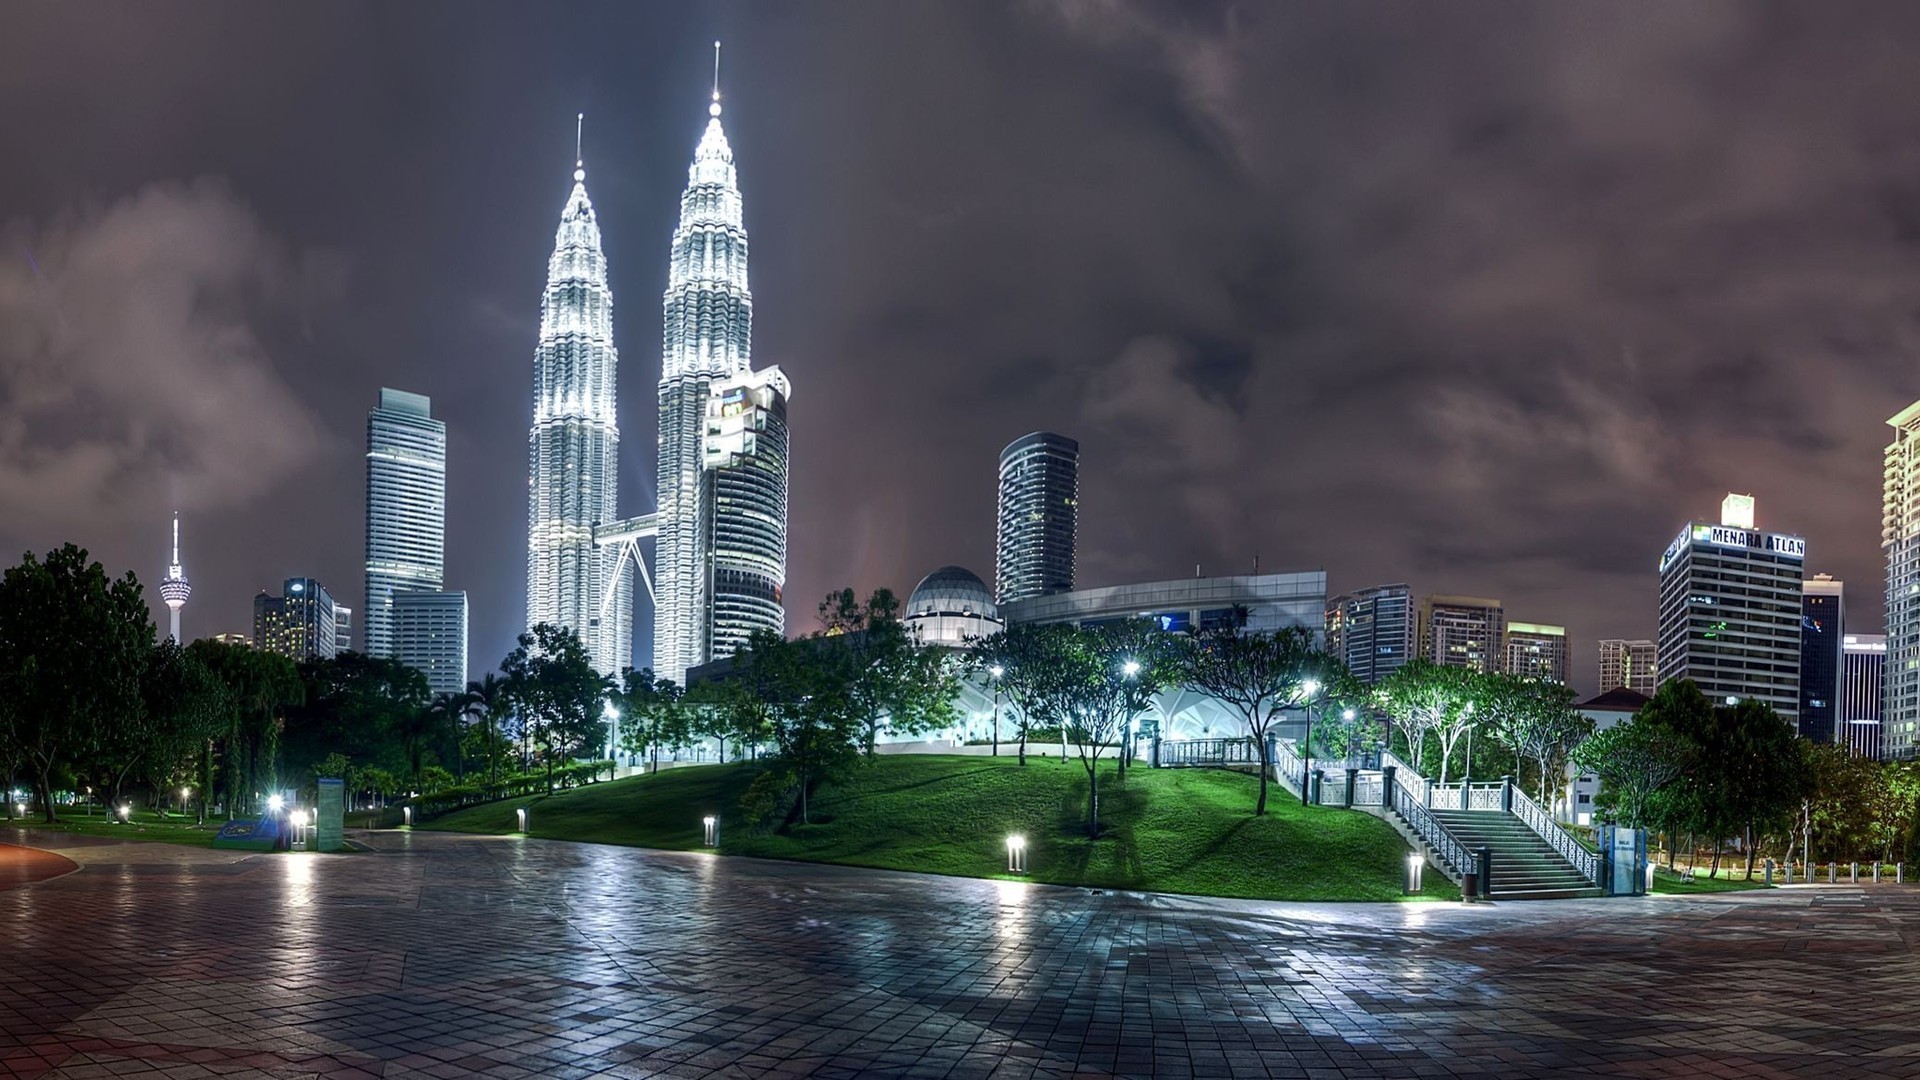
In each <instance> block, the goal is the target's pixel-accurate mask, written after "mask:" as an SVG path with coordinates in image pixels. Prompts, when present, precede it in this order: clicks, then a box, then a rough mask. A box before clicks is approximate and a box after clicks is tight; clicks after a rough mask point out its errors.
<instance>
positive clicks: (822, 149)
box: [0, 0, 1920, 689]
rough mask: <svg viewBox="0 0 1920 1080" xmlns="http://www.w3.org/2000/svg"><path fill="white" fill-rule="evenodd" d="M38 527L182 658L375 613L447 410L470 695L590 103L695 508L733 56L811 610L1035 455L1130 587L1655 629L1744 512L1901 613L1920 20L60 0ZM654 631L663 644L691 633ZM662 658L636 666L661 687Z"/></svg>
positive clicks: (1819, 13)
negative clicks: (691, 436) (1714, 527)
mask: <svg viewBox="0 0 1920 1080" xmlns="http://www.w3.org/2000/svg"><path fill="white" fill-rule="evenodd" d="M4 23H5V30H6V32H5V33H4V34H0V146H5V147H6V148H7V153H6V158H5V160H6V165H5V167H4V168H0V231H3V232H4V241H5V243H4V249H3V250H0V542H3V543H4V544H5V545H6V550H12V551H22V550H26V549H29V548H32V549H45V548H48V547H50V546H53V545H55V544H57V543H59V542H61V541H63V540H69V539H71V540H74V541H77V542H79V543H81V544H83V545H85V546H87V547H88V548H90V549H92V550H93V552H94V553H95V554H96V555H97V556H98V557H100V558H101V559H103V560H104V561H105V562H106V563H107V564H108V565H109V566H110V567H111V568H114V569H116V570H118V569H126V568H131V569H134V570H135V571H137V572H138V573H139V574H140V575H141V576H142V578H143V579H146V580H153V579H155V578H157V577H158V575H159V574H160V572H161V571H162V569H163V563H164V561H165V554H166V552H165V543H166V530H167V523H166V522H167V514H168V512H169V510H170V509H171V508H174V507H178V508H180V510H181V511H182V513H183V515H184V520H185V526H184V528H185V538H186V545H187V548H186V560H187V566H188V571H189V574H190V575H191V577H192V578H193V581H194V586H195V594H194V599H193V602H192V603H191V605H190V606H189V607H188V610H187V614H186V623H187V629H188V631H189V633H191V634H209V633H216V632H222V631H244V630H246V629H248V624H249V622H250V601H251V597H252V595H253V593H255V592H256V591H258V590H259V589H260V588H262V587H267V586H272V587H274V588H275V589H276V590H277V588H278V582H279V581H280V580H281V579H282V578H284V577H287V576H289V575H295V574H311V575H313V576H316V577H318V578H320V579H321V580H322V581H324V582H326V583H327V584H328V585H329V586H331V587H332V588H333V589H334V591H335V594H336V595H337V596H339V597H340V598H341V599H342V600H343V601H344V602H347V603H350V604H353V605H355V606H356V607H357V606H358V605H359V602H360V592H361V588H362V582H361V576H362V575H361V570H360V560H361V556H362V549H361V544H362V539H361V536H362V534H361V529H362V520H363V510H362V500H363V483H364V473H363V467H364V466H363V460H362V457H361V451H362V449H363V443H364V438H365V435H364V428H365V415H366V411H367V409H368V408H370V407H371V406H372V405H373V404H374V402H375V400H376V398H377V396H378V393H379V389H380V387H381V386H395V387H400V388H404V389H408V390H414V391H417V392H421V393H425V394H429V395H431V396H432V397H433V400H434V411H435V414H436V415H439V416H442V417H444V418H445V419H446V421H447V423H448V426H449V432H450V441H451V450H450V473H451V479H450V489H449V502H450V504H451V505H450V509H449V523H448V525H449V542H448V560H447V571H448V583H449V587H451V588H464V589H467V590H468V591H469V593H470V594H471V598H472V605H473V617H474V633H473V642H472V648H473V655H474V667H475V670H476V672H477V671H478V670H479V669H481V668H483V667H485V666H487V664H488V663H489V662H490V661H492V660H493V659H494V658H497V657H498V656H500V655H502V654H503V653H504V652H505V651H506V650H507V648H508V647H509V646H510V644H511V638H512V635H513V633H514V632H515V631H516V630H517V629H518V627H519V625H520V620H521V617H522V614H523V605H524V588H525V581H524V578H525V562H524V551H525V543H526V533H525V529H526V502H525V500H526V494H525V488H526V434H527V426H528V423H529V421H530V418H531V412H532V401H531V397H532V352H533V346H534V337H535V334H536V331H537V325H538V315H539V311H538V307H539V297H540V289H541V284H542V277H543V275H544V272H545V261H546V256H547V253H548V251H549V250H550V248H551V245H552V241H553V232H554V227H555V225H556V223H557V219H558V214H559V212H560V208H561V205H562V203H563V202H564V200H565V197H566V193H567V189H568V187H569V173H570V171H571V168H572V164H573V162H572V155H573V135H574V132H573V117H574V114H575V113H576V112H579V111H582V110H584V111H585V112H586V114H587V121H586V157H587V164H588V168H589V170H590V175H589V181H588V183H589V187H590V189H591V191H592V193H593V197H594V201H595V204H596V206H597V208H598V209H599V212H600V216H601V223H602V227H603V229H604V230H605V232H606V245H607V249H608V255H609V258H610V262H611V278H612V286H613V290H614V297H615V304H616V307H615V333H616V339H617V342H618V344H619V345H620V346H621V352H622V360H623V363H622V366H621V405H622V436H623V440H624V460H623V462H622V474H623V475H622V507H623V509H626V510H629V511H631V512H638V511H641V510H644V509H648V508H650V507H651V499H652V491H651V478H652V473H653V461H652V457H651V447H652V445H653V434H654V433H653V393H654V384H655V381H656V380H657V379H658V377H659V356H658V350H657V347H656V342H658V340H659V337H658V334H659V327H660V322H659V319H660V307H659V296H660V293H661V290H662V289H663V288H664V286H665V281H666V256H667V244H668V238H669V234H670V233H671V231H672V227H673V221H674V216H675V213H676V211H677V200H678V196H679V191H680V189H681V187H682V186H683V185H684V184H685V179H686V165H687V162H688V159H689V156H690V154H691V152H692V149H693V145H694V143H695V141H696V140H697V138H698V135H699V132H700V129H701V126H702V124H703V122H704V119H705V116H704V106H705V96H706V92H707V88H708V87H707V80H708V78H709V76H710V63H711V52H710V50H711V42H712V41H713V39H715V38H716V37H718V38H723V39H725V41H726V65H725V72H724V76H723V83H724V90H725V92H726V95H727V114H726V122H727V126H728V132H729V135H730V137H731V139H732V142H733V146H734V149H735V153H736V155H737V160H738V164H739V167H740V177H741V185H742V188H743V190H744V193H745V197H746V208H747V211H746V212H747V227H748V229H749V231H750V232H751V234H752V237H753V258H754V263H753V267H752V286H753V292H754V301H755V319H754V323H755V331H756V333H755V340H754V346H755V349H754V352H755V357H754V358H755V362H756V365H766V364H770V363H777V364H779V365H780V366H781V367H782V368H783V369H785V370H786V371H787V372H788V373H789V375H790V376H791V378H792V379H793V382H794V387H795V389H794V397H793V405H792V410H793V412H792V416H793V425H794V429H793V457H794V468H795V484H794V489H793V495H792V498H793V506H792V528H793V535H792V558H791V568H790V576H789V580H788V597H789V605H788V606H789V616H790V618H789V624H790V626H791V627H793V628H795V629H799V630H806V629H811V627H812V625H813V619H812V613H813V604H814V601H815V599H816V598H817V597H818V596H820V595H821V594H823V593H824V592H826V591H827V590H828V589H831V588H835V587H838V586H840V585H843V584H851V585H855V586H857V587H859V588H861V589H863V590H864V589H867V588H871V587H873V586H878V585H888V586H891V587H893V588H895V589H897V590H901V591H905V590H907V589H910V588H911V587H912V586H913V584H914V582H915V581H916V580H918V578H919V577H920V576H921V575H922V574H924V573H925V572H927V571H928V570H931V569H932V568H934V567H936V566H939V565H942V564H944V563H954V562H957V563H960V564H963V565H967V566H971V567H973V568H974V569H976V570H978V571H980V572H982V574H983V576H989V577H990V576H991V575H990V569H991V563H992V547H993V497H994V468H995V457H996V454H997V453H998V451H999V449H1000V447H1002V446H1003V445H1005V444H1006V443H1007V442H1008V441H1009V440H1011V439H1012V438H1014V437H1016V436H1018V435H1020V434H1022V433H1024V432H1027V431H1029V430H1033V429H1036V428H1050V429H1054V430H1058V431H1062V432H1066V433H1068V434H1071V435H1074V436H1076V437H1078V438H1079V439H1080V441H1081V445H1082V465H1081V470H1082V471H1081V486H1082V518H1081V526H1080V528H1081V539H1080V579H1081V583H1082V584H1084V585H1100V584H1112V583H1119V582H1124V581H1140V580H1153V579H1160V578H1169V577H1184V576H1187V575H1190V574H1192V573H1193V568H1194V566H1195V565H1196V564H1199V565H1200V566H1201V567H1202V568H1203V569H1204V570H1205V571H1206V572H1208V573H1227V572H1243V571H1245V570H1247V569H1249V568H1250V566H1251V564H1252V561H1253V558H1254V555H1255V553H1256V552H1257V553H1258V554H1259V556H1260V560H1261V566H1262V568H1263V569H1270V570H1278V569H1306V568H1324V569H1325V570H1326V571H1327V573H1328V576H1329V581H1330V585H1331V587H1332V588H1333V589H1334V590H1336V591H1340V590H1345V589H1349V588H1355V587H1360V586H1364V585H1368V584H1376V583H1380V582H1384V581H1399V580H1405V581H1410V582H1411V583H1412V584H1413V585H1414V587H1415V588H1416V589H1417V590H1420V591H1430V592H1459V593H1470V594H1476V595H1485V596H1495V597H1500V598H1502V599H1504V600H1505V601H1506V602H1507V606H1508V611H1509V615H1510V617H1512V618H1516V619H1520V620H1526V621H1537V622H1559V623H1565V624H1566V625H1567V626H1569V627H1570V629H1571V632H1572V634H1573V635H1574V636H1575V641H1576V646H1575V647H1576V668H1575V675H1576V680H1575V681H1576V685H1577V686H1578V687H1579V688H1580V689H1593V687H1592V685H1591V683H1592V680H1593V667H1594V663H1593V656H1592V654H1593V644H1592V643H1593V641H1594V639H1596V638H1598V637H1607V636H1632V637H1639V636H1651V634H1652V631H1653V622H1654V615H1655V580H1654V562H1655V560H1656V559H1657V558H1658V556H1659V553H1660V551H1661V549H1662V548H1664V547H1665V545H1666V543H1667V541H1668V540H1669V539H1670V538H1671V537H1672V536H1673V534H1674V533H1675V532H1676V531H1677V530H1678V529H1679V527H1680V525H1681V524H1682V523H1683V522H1685V521H1686V520H1688V519H1689V518H1690V517H1695V516H1706V515H1711V514H1713V513H1715V512H1717V508H1718V505H1719V500H1720V498H1721V496H1722V494H1723V493H1725V492H1726V491H1728V490H1739V491H1750V492H1753V493H1754V494H1755V495H1756V496H1757V498H1758V500H1759V515H1760V523H1761V525H1762V526H1763V527H1768V528H1776V529H1781V530H1785V531H1794V532H1800V533H1803V534H1804V535H1806V536H1807V538H1808V546H1809V560H1808V566H1809V570H1810V571H1812V570H1827V571H1830V572H1832V573H1834V574H1835V575H1836V576H1839V577H1842V578H1843V579H1845V580H1846V581H1848V582H1849V584H1850V588H1849V596H1848V599H1849V601H1850V605H1851V611H1850V614H1851V619H1850V623H1851V625H1850V629H1853V630H1856V631H1865V632H1877V631H1878V630H1879V629H1880V628H1881V626H1880V618H1881V616H1880V608H1881V603H1880V592H1881V588H1880V585H1879V584H1878V582H1879V579H1880V575H1881V566H1880V561H1879V549H1878V499H1879V492H1878V482H1879V472H1880V462H1879V456H1880V449H1881V447H1882V446H1883V445H1884V443H1885V441H1886V439H1885V432H1886V431H1887V429H1886V427H1885V426H1884V421H1885V419H1886V418H1887V417H1888V416H1890V415H1892V414H1893V413H1894V412H1896V411H1897V410H1899V409H1900V408H1902V407H1903V406H1905V405H1906V404H1907V403H1908V402H1910V401H1912V400H1913V399H1914V398H1915V397H1916V396H1920V364H1916V356H1920V322H1917V320H1916V314H1917V313H1920V77H1916V76H1915V74H1914V70H1913V64H1912V56H1913V55H1914V54H1915V52H1916V49H1920V8H1913V7H1911V6H1896V5H1889V6H1885V7H1881V8H1875V7H1873V6H1870V5H1847V6H1845V7H1844V8H1842V9H1834V8H1831V7H1827V6H1824V5H1821V6H1816V5H1798V6H1784V5H1783V6H1773V5H1765V4H1757V3H1744V2H1743V3H1727V4H1711V3H1695V4H1685V5H1673V4H1666V3H1646V4H1631V3H1628V4H1613V5H1604V6H1602V5H1565V4H1553V5H1546V4H1542V5H1518V4H1511V3H1500V4H1487V5H1477V4H1471V3H1454V4H1448V5H1427V6H1418V5H1405V4H1391V5H1389V4H1352V3H1324V4H1316V3H1294V4H1284V5H1283V4H1268V3H1225V4H1203V3H1181V4H1174V3H1167V4H1155V3H1145V2H1134V0H1052V2H1041V0H1033V2H1015V3H1011V4H1004V5H1001V4H996V5H989V4H982V3H972V2H966V3H962V2H957V0H956V2H950V3H944V4H928V3H908V4H902V3H897V2H892V0H887V2H875V3H854V2H846V0H836V2H833V3H815V4H808V5H804V6H803V5H799V4H786V3H782V4H773V3H768V4H751V5H747V4H742V5H734V4H700V5H687V6H677V5H669V4H666V3H647V4H631V3H605V4H594V3H574V4H564V3H554V4H539V5H535V4H516V5H506V4H483V3H464V2H463V3H427V2H415V3H408V4H402V5H392V4H364V5H355V4H347V3H329V4H324V5H322V4H310V5H304V6H295V5H290V4H275V5H260V4H253V3H237V2H236V3H219V2H207V3H192V4H189V3H173V2H163V3H139V4H124V5H121V4H110V3H95V2H81V3H70V4H51V3H47V4H29V3H15V4H13V5H11V6H10V7H9V8H8V11H7V13H6V16H5V19H4ZM641 623H642V625H643V627H644V626H646V625H648V624H649V623H650V618H648V617H646V616H645V615H644V614H643V617H642V619H641ZM642 659H643V660H644V657H643V658H642Z"/></svg>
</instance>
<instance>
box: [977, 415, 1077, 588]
mask: <svg viewBox="0 0 1920 1080" xmlns="http://www.w3.org/2000/svg"><path fill="white" fill-rule="evenodd" d="M1079 519H1080V444H1079V443H1078V442H1075V441H1074V440H1072V439H1069V438H1067V437H1066V436H1065V435H1055V434H1054V433H1053V432H1051V431H1036V432H1033V433H1032V434H1030V435H1022V436H1020V437H1019V438H1017V439H1015V440H1013V441H1012V442H1011V443H1008V444H1007V448H1006V449H1005V450H1002V451H1000V505H999V515H998V521H997V526H996V530H995V537H994V554H993V571H994V578H995V580H994V593H995V599H997V600H998V601H999V602H1000V603H1002V604H1010V603H1012V602H1014V601H1016V600H1024V599H1026V598H1027V597H1029V596H1046V595H1048V594H1050V593H1061V592H1072V591H1073V570H1074V547H1073V545H1074V532H1075V529H1076V528H1077V527H1078V525H1079Z"/></svg>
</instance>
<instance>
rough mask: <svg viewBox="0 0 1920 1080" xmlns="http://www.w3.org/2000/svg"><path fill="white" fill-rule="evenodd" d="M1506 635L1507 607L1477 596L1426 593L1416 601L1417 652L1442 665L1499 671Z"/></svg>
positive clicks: (1498, 602)
mask: <svg viewBox="0 0 1920 1080" xmlns="http://www.w3.org/2000/svg"><path fill="white" fill-rule="evenodd" d="M1506 639H1507V609H1506V608H1505V607H1504V606H1502V605H1501V603H1500V601H1498V600H1486V599H1482V598H1481V597H1477V596H1429V597H1427V598H1426V599H1425V600H1422V601H1420V654H1421V655H1422V656H1425V657H1426V658H1427V659H1428V660H1431V661H1433V662H1434V663H1436V664H1439V665H1441V666H1443V667H1465V668H1472V669H1473V670H1475V671H1499V670H1500V665H1501V660H1502V656H1501V654H1502V652H1503V651H1504V649H1505V646H1506Z"/></svg>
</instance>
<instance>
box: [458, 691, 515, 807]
mask: <svg viewBox="0 0 1920 1080" xmlns="http://www.w3.org/2000/svg"><path fill="white" fill-rule="evenodd" d="M462 704H463V711H464V713H465V715H467V716H479V717H480V718H482V719H484V720H485V721H486V724H487V726H486V732H487V743H486V754H487V783H488V784H489V785H492V784H498V783H499V782H500V757H501V753H502V750H503V747H502V745H501V739H500V731H501V727H502V725H501V723H500V720H501V718H502V716H503V715H504V714H505V713H506V712H507V711H508V708H509V705H508V695H507V684H506V680H504V679H502V678H501V677H500V676H498V675H495V674H494V673H493V672H491V671H489V672H487V673H486V674H485V675H482V676H481V677H480V678H479V679H478V680H476V681H474V682H470V683H468V684H467V693H466V698H465V700H464V701H463V703H462Z"/></svg>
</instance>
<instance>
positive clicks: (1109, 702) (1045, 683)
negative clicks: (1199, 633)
mask: <svg viewBox="0 0 1920 1080" xmlns="http://www.w3.org/2000/svg"><path fill="white" fill-rule="evenodd" d="M1039 629H1040V630H1042V631H1043V633H1041V634H1039V635H1037V636H1036V638H1035V639H1034V644H1035V648H1034V649H1033V650H1032V652H1031V653H1030V655H1029V657H1028V658H1027V659H1026V660H1025V661H1024V662H1023V663H1024V665H1025V666H1026V667H1027V668H1028V669H1029V670H1027V671H1025V672H1023V673H1022V678H1027V679H1031V680H1032V681H1033V682H1034V684H1035V685H1036V687H1037V691H1038V693H1037V697H1036V702H1035V703H1036V705H1037V706H1038V709H1037V715H1039V716H1041V717H1044V718H1045V719H1047V720H1050V721H1052V722H1054V723H1057V724H1059V725H1061V728H1062V730H1063V731H1065V732H1066V733H1067V736H1068V738H1070V739H1071V740H1072V742H1073V745H1074V750H1075V753H1076V754H1077V756H1078V757H1079V759H1080V764H1081V766H1082V767H1083V768H1085V769H1086V771H1087V835H1088V836H1090V837H1093V838H1096V839H1097V838H1098V837H1099V835H1100V770H1099V766H1100V757H1101V754H1102V753H1103V752H1104V750H1105V749H1106V748H1107V747H1108V746H1111V745H1114V744H1115V743H1118V742H1121V741H1122V740H1123V739H1124V738H1125V737H1126V734H1127V732H1128V730H1129V728H1131V726H1132V724H1133V721H1134V719H1135V718H1137V717H1138V716H1139V715H1140V714H1141V713H1143V712H1145V711H1146V710H1147V708H1148V707H1149V706H1151V705H1152V703H1153V699H1154V696H1155V695H1157V694H1158V693H1159V692H1160V688H1161V687H1163V686H1165V685H1166V684H1167V683H1168V682H1169V681H1170V680H1172V679H1174V678H1177V677H1178V676H1179V674H1180V668H1179V665H1178V661H1177V652H1176V650H1177V648H1178V646H1177V644H1176V641H1177V639H1175V638H1174V637H1172V636H1171V635H1169V634H1166V633H1164V632H1162V631H1161V630H1160V629H1159V627H1158V626H1157V625H1156V624H1155V623H1154V622H1153V621H1152V620H1151V619H1127V620H1124V621H1121V622H1114V623H1106V624H1104V625H1101V626H1097V627H1072V626H1066V625H1052V626H1046V627H1041V628H1039Z"/></svg>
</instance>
